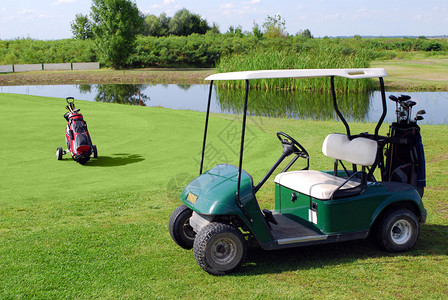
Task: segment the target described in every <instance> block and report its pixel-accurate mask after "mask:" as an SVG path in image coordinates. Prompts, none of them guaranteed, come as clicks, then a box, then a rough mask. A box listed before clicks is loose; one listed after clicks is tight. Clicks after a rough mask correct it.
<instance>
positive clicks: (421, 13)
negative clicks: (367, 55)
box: [0, 0, 448, 40]
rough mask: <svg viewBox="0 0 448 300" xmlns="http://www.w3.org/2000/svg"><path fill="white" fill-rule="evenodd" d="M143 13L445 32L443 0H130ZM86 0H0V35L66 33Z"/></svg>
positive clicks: (324, 28) (383, 31) (297, 27)
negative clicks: (185, 11)
mask: <svg viewBox="0 0 448 300" xmlns="http://www.w3.org/2000/svg"><path fill="white" fill-rule="evenodd" d="M134 2H135V3H136V4H137V6H138V8H139V10H140V11H141V12H143V13H145V14H153V15H156V16H159V15H160V14H161V13H162V12H165V13H166V14H167V15H168V16H173V15H174V13H175V12H176V11H178V10H180V9H182V8H186V9H188V10H189V11H190V12H192V13H196V14H199V15H200V16H201V17H202V18H204V19H206V20H207V21H208V23H209V25H211V24H212V23H216V24H217V25H218V26H219V28H220V31H221V32H226V31H227V30H228V28H229V26H234V27H236V26H241V27H242V29H243V31H252V28H253V26H254V23H257V24H258V25H260V26H261V25H262V24H263V22H265V20H266V17H267V16H275V15H280V16H281V17H282V19H283V20H285V22H286V30H287V32H288V33H289V34H292V35H294V34H296V33H297V32H299V31H301V30H304V29H309V30H310V31H311V34H312V35H313V36H314V37H325V36H329V37H334V36H353V35H361V36H435V35H448V1H447V0H387V1H386V0H376V1H372V0H275V1H272V0H271V1H269V0H245V1H241V0H224V1H217V0H155V1H151V0H134ZM91 5H92V1H91V0H0V39H1V40H7V39H16V38H32V39H39V40H57V39H65V38H71V37H72V32H71V30H70V22H72V21H73V20H74V19H75V15H76V14H79V13H80V14H84V15H88V14H90V7H91Z"/></svg>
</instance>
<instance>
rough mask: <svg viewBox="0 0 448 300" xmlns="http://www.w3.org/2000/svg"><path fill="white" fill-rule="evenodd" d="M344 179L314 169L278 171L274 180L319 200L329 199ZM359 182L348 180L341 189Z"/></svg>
mask: <svg viewBox="0 0 448 300" xmlns="http://www.w3.org/2000/svg"><path fill="white" fill-rule="evenodd" d="M344 181H345V179H344V178H341V177H337V176H333V175H331V174H327V173H324V172H320V171H314V170H302V171H291V172H285V173H280V174H278V175H277V176H276V177H275V180H274V182H275V183H278V184H280V185H282V186H284V187H287V188H289V189H291V190H294V191H297V192H299V193H301V194H305V195H309V196H311V197H313V198H316V199H321V200H329V199H331V197H332V195H333V193H334V192H335V191H336V189H337V188H338V187H339V186H340V185H341V184H343V183H344ZM359 184H360V183H359V182H358V181H354V180H350V181H348V182H347V183H346V184H345V185H344V186H343V187H342V188H341V190H344V189H348V188H353V187H356V186H358V185H359Z"/></svg>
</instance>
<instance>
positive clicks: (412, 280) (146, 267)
mask: <svg viewBox="0 0 448 300" xmlns="http://www.w3.org/2000/svg"><path fill="white" fill-rule="evenodd" d="M68 96H69V95H68ZM65 104H66V103H65V99H56V98H46V97H33V96H26V95H13V94H0V140H1V142H0V172H1V180H0V191H1V193H0V261H1V264H0V274H1V276H0V298H2V299H4V298H6V299H16V298H38V299H60V298H81V299H83V298H101V299H103V298H139V299H142V298H143V299H148V298H150V299H151V298H188V299H197V298H211V299H219V298H229V299H232V298H233V299H247V298H257V299H258V298H259V299H269V298H274V299H275V298H309V299H311V298H312V299H322V298H330V297H331V298H406V299H409V298H421V299H428V298H432V299H434V298H436V299H438V298H446V297H448V279H447V276H446V275H447V274H448V202H447V200H446V199H448V174H447V170H448V150H447V148H448V135H447V133H448V127H447V126H446V125H440V126H429V125H424V126H422V135H423V142H424V145H425V152H426V162H427V166H426V167H427V184H428V188H426V189H425V196H424V203H425V206H426V209H427V210H428V219H427V223H426V224H423V225H422V230H421V235H420V238H419V240H418V242H417V244H416V246H415V248H414V249H413V250H412V251H410V252H407V253H404V254H393V255H392V254H389V253H385V252H383V251H381V250H379V249H378V248H377V247H376V246H375V245H374V244H373V243H372V242H370V241H369V240H365V241H355V242H344V243H339V244H332V245H324V246H313V247H307V248H297V249H289V250H281V251H273V252H268V251H262V250H259V249H251V250H249V253H248V257H247V259H246V262H245V263H244V264H243V266H242V268H241V269H240V270H239V272H238V273H236V274H232V275H229V276H225V277H214V276H211V275H209V274H208V273H206V272H204V271H203V270H202V269H201V268H200V267H199V266H198V265H197V263H196V261H195V259H194V255H193V252H192V251H187V250H184V249H182V248H180V247H179V246H177V245H176V244H175V243H174V242H173V241H172V240H171V237H170V234H169V232H168V219H169V217H170V214H171V213H172V211H173V210H174V209H175V208H176V207H177V206H179V205H180V204H181V202H180V201H179V199H178V195H179V194H180V192H181V190H182V187H183V186H184V185H186V184H187V182H188V180H190V179H192V178H193V177H194V176H197V175H198V172H199V161H200V154H201V147H202V137H203V126H204V122H205V113H201V112H192V111H178V110H169V109H163V108H153V107H138V106H126V105H119V104H109V103H95V102H87V101H77V102H75V104H76V105H77V108H80V109H81V113H83V115H84V118H85V120H86V122H87V125H88V128H89V132H90V134H91V137H92V140H93V143H94V144H96V145H97V147H98V156H99V158H98V159H92V160H91V161H89V162H88V163H87V164H86V165H85V166H82V165H80V164H78V163H76V162H74V161H73V160H72V159H71V158H70V157H69V154H67V155H65V156H64V159H63V160H62V161H57V160H56V154H55V153H56V147H58V146H61V147H63V148H64V149H66V146H65V138H64V131H65V126H66V121H65V120H64V118H63V114H64V112H65V109H64V106H65ZM205 105H206V103H205V99H204V107H205ZM389 113H393V112H389ZM209 128H210V135H209V137H210V138H209V139H208V144H207V145H208V148H207V156H206V160H205V168H206V169H207V168H211V167H212V166H214V165H215V164H218V163H231V164H237V161H238V160H237V158H238V149H239V148H238V147H239V140H240V129H241V122H240V117H239V116H233V115H216V114H215V115H212V118H211V120H210V127H209ZM374 128H375V124H366V123H357V124H353V127H352V132H353V133H356V132H363V131H369V132H372V131H373V129H374ZM277 131H284V132H286V133H288V134H290V135H291V136H293V137H294V138H296V139H297V140H298V141H299V142H300V143H301V144H302V145H303V146H304V147H305V148H306V149H307V150H308V152H309V153H310V156H311V168H312V169H321V168H324V169H331V168H332V166H333V162H332V161H331V160H330V159H328V158H324V156H323V154H322V153H321V147H322V142H323V140H324V138H325V136H326V135H327V134H329V133H332V132H344V127H343V125H342V123H338V122H332V121H330V122H317V121H305V120H288V119H273V118H262V117H252V118H250V120H249V126H248V129H247V137H246V151H245V153H244V157H245V160H244V165H243V167H244V168H245V169H246V170H247V171H248V172H249V173H250V174H252V176H253V177H254V181H255V182H258V181H259V180H260V179H261V178H262V176H263V175H264V173H265V172H267V170H268V169H269V168H270V167H271V166H272V165H273V164H274V162H275V161H276V160H277V158H278V157H279V156H280V154H281V151H282V147H281V145H280V143H279V142H278V140H277V138H276V137H275V133H276V132H277ZM386 132H387V125H383V127H382V130H381V134H386ZM300 163H301V162H298V163H297V168H298V167H299V164H300ZM274 176H275V174H274V175H273V177H271V178H270V179H269V180H268V182H267V183H266V184H265V186H264V187H263V188H262V189H261V190H260V192H259V194H257V196H258V197H259V200H260V203H261V204H260V206H261V207H262V208H273V206H274V186H273V178H274Z"/></svg>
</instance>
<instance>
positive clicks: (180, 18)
mask: <svg viewBox="0 0 448 300" xmlns="http://www.w3.org/2000/svg"><path fill="white" fill-rule="evenodd" d="M209 29H210V26H209V25H208V23H207V21H206V20H204V19H201V17H200V16H199V15H197V14H192V13H191V12H189V11H188V10H187V9H186V8H183V9H181V10H179V11H177V12H176V13H175V14H174V16H173V17H172V18H171V20H170V21H169V32H170V34H173V35H178V36H188V35H190V34H192V33H198V34H205V33H206V32H207V30H209Z"/></svg>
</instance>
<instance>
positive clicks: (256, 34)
mask: <svg viewBox="0 0 448 300" xmlns="http://www.w3.org/2000/svg"><path fill="white" fill-rule="evenodd" d="M252 34H253V35H254V37H256V38H257V39H261V38H262V37H263V32H262V31H261V29H260V26H259V25H258V24H257V23H256V22H255V21H254V27H252Z"/></svg>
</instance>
